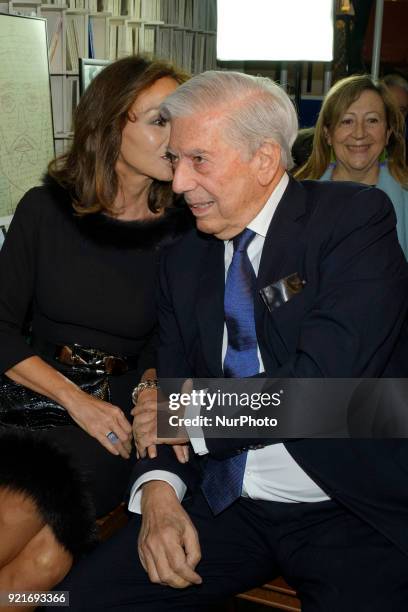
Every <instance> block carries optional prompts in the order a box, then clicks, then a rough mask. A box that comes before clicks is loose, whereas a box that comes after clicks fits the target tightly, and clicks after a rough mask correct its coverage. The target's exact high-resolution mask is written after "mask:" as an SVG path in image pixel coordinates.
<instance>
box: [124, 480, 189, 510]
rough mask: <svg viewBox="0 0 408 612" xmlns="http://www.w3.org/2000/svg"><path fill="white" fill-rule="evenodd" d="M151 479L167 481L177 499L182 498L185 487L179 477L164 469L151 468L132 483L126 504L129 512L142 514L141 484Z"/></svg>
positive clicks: (180, 499)
mask: <svg viewBox="0 0 408 612" xmlns="http://www.w3.org/2000/svg"><path fill="white" fill-rule="evenodd" d="M151 480H162V481H163V482H167V483H168V484H169V485H171V486H172V487H173V489H174V491H175V492H176V495H177V497H178V499H179V501H180V502H181V501H182V500H183V497H184V495H185V494H186V491H187V487H186V485H185V484H184V482H183V481H182V480H181V478H179V477H178V476H177V475H176V474H172V472H166V471H165V470H151V471H150V472H146V474H143V476H140V477H139V478H138V479H137V480H136V482H135V483H134V485H133V487H132V489H131V491H130V498H129V504H128V509H129V511H130V512H134V513H135V514H142V510H141V502H142V485H144V484H145V483H146V482H150V481H151Z"/></svg>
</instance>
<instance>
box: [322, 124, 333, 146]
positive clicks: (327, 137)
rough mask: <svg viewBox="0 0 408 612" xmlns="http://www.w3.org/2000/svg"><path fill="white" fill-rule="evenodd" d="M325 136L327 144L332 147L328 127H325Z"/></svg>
mask: <svg viewBox="0 0 408 612" xmlns="http://www.w3.org/2000/svg"><path fill="white" fill-rule="evenodd" d="M323 134H324V137H325V138H326V142H327V144H328V145H329V147H331V144H332V139H331V136H330V132H329V130H328V128H327V127H326V126H324V127H323Z"/></svg>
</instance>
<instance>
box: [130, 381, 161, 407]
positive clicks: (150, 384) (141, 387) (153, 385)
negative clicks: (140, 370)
mask: <svg viewBox="0 0 408 612" xmlns="http://www.w3.org/2000/svg"><path fill="white" fill-rule="evenodd" d="M146 389H157V379H156V378H148V379H147V380H144V381H143V382H140V383H139V384H138V385H136V387H135V388H134V389H133V391H132V402H133V404H134V405H135V406H136V404H137V401H138V399H139V395H140V394H141V392H142V391H145V390H146Z"/></svg>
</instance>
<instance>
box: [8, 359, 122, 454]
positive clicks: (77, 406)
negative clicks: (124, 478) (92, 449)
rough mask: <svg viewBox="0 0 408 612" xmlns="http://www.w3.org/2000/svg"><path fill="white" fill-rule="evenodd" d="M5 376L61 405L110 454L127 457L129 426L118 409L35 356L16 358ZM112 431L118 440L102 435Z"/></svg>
mask: <svg viewBox="0 0 408 612" xmlns="http://www.w3.org/2000/svg"><path fill="white" fill-rule="evenodd" d="M6 375H7V376H8V377H9V378H11V379H12V380H14V382H17V383H19V384H21V385H24V386H25V387H28V388H29V389H32V391H36V392H37V393H41V394H42V395H46V396H47V397H49V398H50V399H52V400H54V401H55V402H57V403H58V404H60V405H61V406H63V407H64V408H65V409H66V410H67V412H68V413H69V414H70V416H71V417H72V419H73V420H74V421H75V422H76V423H77V424H78V425H79V426H80V427H81V428H82V429H83V430H84V431H86V432H87V433H88V434H89V435H91V436H93V437H94V438H96V439H97V440H98V442H100V443H101V444H102V446H104V447H105V448H106V449H107V450H108V451H109V452H111V453H112V454H113V455H121V456H122V457H124V458H126V459H128V458H129V453H130V436H131V433H132V427H131V425H130V423H129V422H128V420H127V419H126V417H125V415H124V414H123V412H122V410H121V409H120V408H119V407H118V406H113V405H112V404H109V403H108V402H104V401H103V400H100V399H97V398H96V397H93V396H92V395H89V394H88V393H86V392H85V391H82V390H81V389H80V388H79V387H78V386H77V385H75V384H74V383H73V382H72V381H71V380H69V379H68V378H66V377H65V376H64V375H63V374H61V373H60V372H58V371H57V370H56V369H54V368H53V367H51V366H50V365H48V364H47V363H46V362H45V361H43V360H42V359H41V358H40V357H38V356H33V357H29V358H28V359H24V360H23V361H20V362H19V363H17V364H16V365H15V366H13V367H12V368H10V369H9V370H7V371H6ZM111 431H113V433H115V434H116V435H117V437H118V438H119V442H116V443H115V444H112V442H110V440H108V438H107V437H106V436H107V434H108V433H109V432H111Z"/></svg>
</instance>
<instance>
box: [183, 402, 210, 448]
mask: <svg viewBox="0 0 408 612" xmlns="http://www.w3.org/2000/svg"><path fill="white" fill-rule="evenodd" d="M201 407H202V404H201V403H196V404H193V403H191V402H190V404H188V406H186V409H185V411H184V418H185V419H189V422H190V423H194V422H198V421H199V417H200V414H201ZM194 418H196V421H194V420H193V419H194ZM184 426H185V428H186V431H187V435H188V437H189V438H190V442H191V446H192V447H193V450H194V452H195V454H196V455H207V454H208V448H207V445H206V443H205V438H204V432H203V428H202V427H201V426H200V425H188V426H187V425H184Z"/></svg>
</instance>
